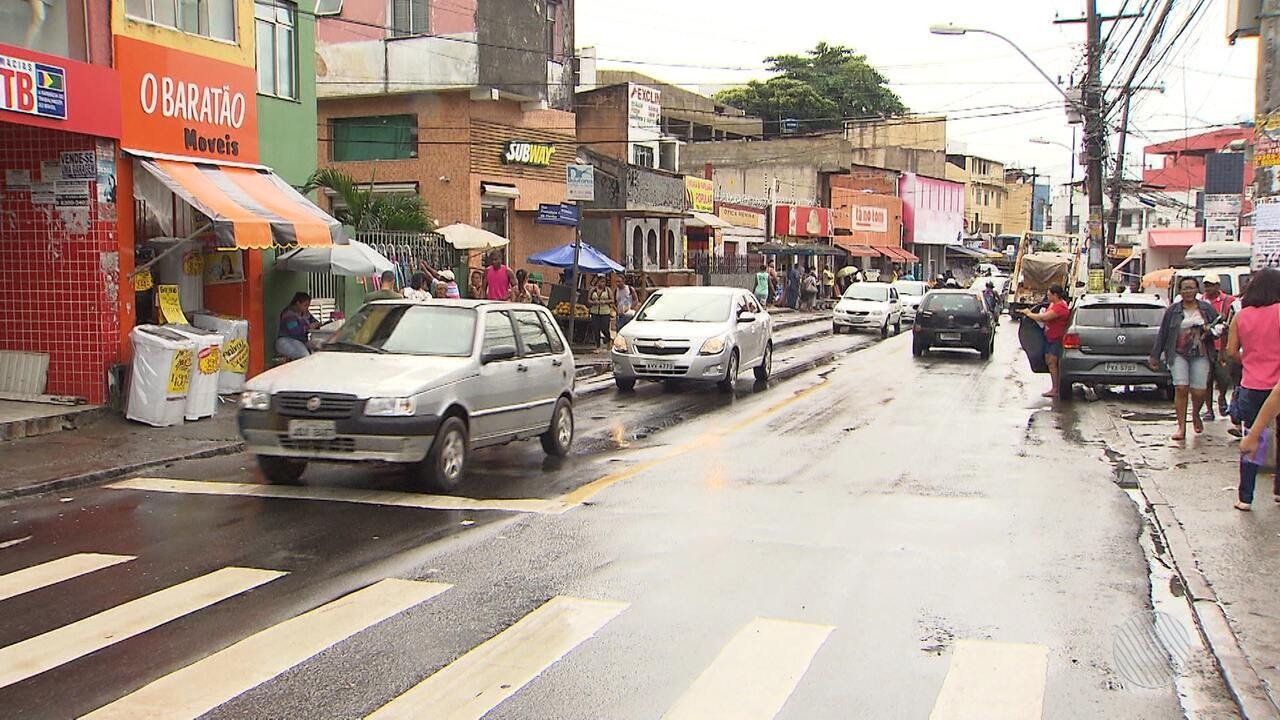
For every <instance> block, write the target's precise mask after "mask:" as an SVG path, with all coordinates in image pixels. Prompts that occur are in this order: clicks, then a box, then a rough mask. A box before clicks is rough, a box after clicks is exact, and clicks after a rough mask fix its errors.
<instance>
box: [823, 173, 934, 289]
mask: <svg viewBox="0 0 1280 720" xmlns="http://www.w3.org/2000/svg"><path fill="white" fill-rule="evenodd" d="M831 203H832V205H833V206H834V207H833V208H832V210H831V214H832V223H833V225H834V228H835V233H836V236H835V244H836V245H837V246H839V247H841V248H844V249H845V250H846V251H848V252H849V255H850V262H849V264H850V265H855V266H857V267H859V268H861V269H862V270H863V271H864V272H866V271H869V270H878V271H879V272H880V274H881V275H883V276H893V275H895V274H902V273H903V271H904V270H905V268H906V267H907V266H909V265H911V264H914V263H915V262H917V261H918V260H919V258H917V257H916V256H915V254H914V253H911V252H909V251H907V250H904V249H903V248H902V200H901V199H900V198H898V197H895V196H892V195H880V194H876V193H866V192H859V191H855V190H851V189H846V188H840V187H832V188H831Z"/></svg>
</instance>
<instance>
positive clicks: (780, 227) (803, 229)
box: [773, 205, 841, 270]
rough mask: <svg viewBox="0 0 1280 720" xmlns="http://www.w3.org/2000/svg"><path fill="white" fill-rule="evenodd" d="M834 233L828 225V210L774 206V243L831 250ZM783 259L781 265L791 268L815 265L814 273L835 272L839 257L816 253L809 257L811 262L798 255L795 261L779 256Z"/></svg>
mask: <svg viewBox="0 0 1280 720" xmlns="http://www.w3.org/2000/svg"><path fill="white" fill-rule="evenodd" d="M832 235H833V229H832V224H831V210H830V209H829V208H824V207H813V206H810V205H775V206H774V208H773V240H774V242H777V243H782V244H783V245H787V244H804V245H817V246H827V247H833V244H832V242H831V238H832ZM779 254H780V255H782V257H780V258H779V262H782V263H784V264H792V263H796V262H799V263H801V264H803V265H809V264H816V266H817V269H819V270H826V269H831V270H834V269H835V267H834V266H835V264H836V263H835V261H834V258H835V257H836V256H838V255H840V254H841V253H840V252H839V251H833V252H832V253H831V254H829V255H828V254H825V253H817V254H811V255H810V257H811V258H812V259H811V260H808V261H806V260H804V258H803V256H802V255H801V254H797V255H795V256H794V257H788V256H787V255H786V254H785V253H779Z"/></svg>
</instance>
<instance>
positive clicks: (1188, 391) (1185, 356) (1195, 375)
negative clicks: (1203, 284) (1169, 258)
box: [1147, 277, 1218, 441]
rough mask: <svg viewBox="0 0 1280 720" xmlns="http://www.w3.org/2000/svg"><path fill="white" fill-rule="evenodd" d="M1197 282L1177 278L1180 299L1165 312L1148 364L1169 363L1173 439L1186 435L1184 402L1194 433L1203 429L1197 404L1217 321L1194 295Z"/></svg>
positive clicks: (1202, 391) (1157, 366) (1209, 307)
mask: <svg viewBox="0 0 1280 720" xmlns="http://www.w3.org/2000/svg"><path fill="white" fill-rule="evenodd" d="M1199 293H1200V281H1199V280H1198V279H1196V278H1194V277H1183V278H1181V279H1179V280H1178V295H1179V298H1180V299H1179V300H1178V302H1175V303H1174V304H1172V305H1170V306H1169V307H1168V308H1166V309H1165V311H1164V318H1162V319H1161V321H1160V332H1159V333H1158V334H1157V335H1156V343H1155V346H1154V347H1153V348H1152V351H1151V353H1152V354H1151V357H1150V358H1149V359H1148V360H1147V364H1149V365H1150V366H1151V369H1153V370H1156V371H1159V370H1160V368H1161V361H1162V360H1163V362H1164V363H1167V364H1168V365H1169V374H1170V375H1172V376H1173V409H1174V412H1175V413H1176V414H1177V420H1178V431H1177V432H1175V433H1174V434H1173V438H1172V439H1173V440H1175V441H1180V440H1185V439H1186V437H1187V401H1188V396H1189V397H1190V401H1191V425H1192V427H1193V428H1194V429H1195V431H1196V433H1197V434H1198V433H1202V432H1204V420H1203V419H1202V418H1201V417H1200V406H1201V405H1202V404H1203V403H1204V401H1205V390H1206V389H1207V388H1208V386H1209V349H1208V343H1209V341H1210V340H1212V339H1213V338H1212V336H1211V335H1210V333H1209V328H1210V327H1212V326H1213V324H1214V323H1215V322H1217V320H1218V313H1217V312H1216V311H1215V310H1214V309H1213V306H1212V305H1210V304H1209V303H1207V302H1205V301H1204V300H1201V299H1199V298H1198V297H1197V295H1199Z"/></svg>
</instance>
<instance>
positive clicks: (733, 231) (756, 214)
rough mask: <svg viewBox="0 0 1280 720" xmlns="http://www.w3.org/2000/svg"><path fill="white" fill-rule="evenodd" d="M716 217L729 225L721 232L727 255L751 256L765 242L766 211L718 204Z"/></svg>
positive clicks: (744, 206) (745, 206)
mask: <svg viewBox="0 0 1280 720" xmlns="http://www.w3.org/2000/svg"><path fill="white" fill-rule="evenodd" d="M716 215H717V216H718V217H719V218H720V219H721V220H723V221H725V222H726V223H728V224H729V227H727V228H725V229H724V230H722V231H721V237H723V238H724V248H725V249H724V253H725V255H750V254H752V253H753V252H754V250H755V247H756V246H757V245H759V244H760V243H762V242H764V241H765V236H764V226H765V222H764V220H765V211H764V209H763V208H757V207H751V206H749V205H734V204H730V203H723V202H721V203H716Z"/></svg>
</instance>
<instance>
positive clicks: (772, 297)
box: [765, 260, 778, 305]
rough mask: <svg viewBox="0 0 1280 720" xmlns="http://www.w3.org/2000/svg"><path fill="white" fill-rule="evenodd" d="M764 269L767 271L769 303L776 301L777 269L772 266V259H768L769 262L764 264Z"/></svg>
mask: <svg viewBox="0 0 1280 720" xmlns="http://www.w3.org/2000/svg"><path fill="white" fill-rule="evenodd" d="M765 271H766V272H768V273H769V303H768V304H769V305H773V304H774V303H775V302H777V298H778V271H777V270H776V269H775V268H774V267H773V260H769V264H768V265H766V266H765Z"/></svg>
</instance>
